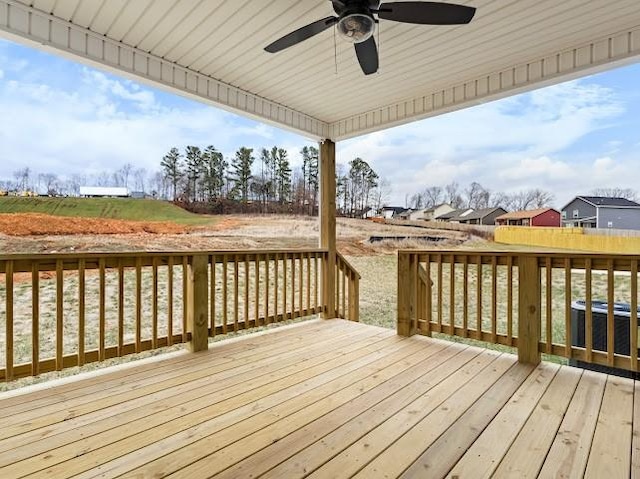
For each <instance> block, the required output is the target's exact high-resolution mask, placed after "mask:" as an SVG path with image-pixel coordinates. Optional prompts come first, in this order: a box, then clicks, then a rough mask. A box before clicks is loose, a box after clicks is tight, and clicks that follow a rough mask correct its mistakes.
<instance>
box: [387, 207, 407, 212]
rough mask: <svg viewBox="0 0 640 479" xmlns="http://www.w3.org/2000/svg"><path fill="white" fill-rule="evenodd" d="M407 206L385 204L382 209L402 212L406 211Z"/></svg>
mask: <svg viewBox="0 0 640 479" xmlns="http://www.w3.org/2000/svg"><path fill="white" fill-rule="evenodd" d="M405 209H406V208H403V207H402V206H383V207H382V211H395V212H401V211H404V210H405Z"/></svg>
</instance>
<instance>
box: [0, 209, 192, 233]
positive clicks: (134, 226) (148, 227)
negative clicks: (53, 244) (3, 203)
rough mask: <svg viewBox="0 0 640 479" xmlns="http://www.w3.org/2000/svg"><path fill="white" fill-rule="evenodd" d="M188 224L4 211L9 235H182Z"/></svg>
mask: <svg viewBox="0 0 640 479" xmlns="http://www.w3.org/2000/svg"><path fill="white" fill-rule="evenodd" d="M187 231H188V227H186V226H183V225H178V224H175V223H171V222H157V221H124V220H113V219H104V218H74V217H61V216H51V215H44V214H39V213H8V214H0V233H3V234H6V235H8V236H43V235H110V234H132V233H151V234H180V233H186V232H187Z"/></svg>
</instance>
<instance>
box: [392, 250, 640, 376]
mask: <svg viewBox="0 0 640 479" xmlns="http://www.w3.org/2000/svg"><path fill="white" fill-rule="evenodd" d="M639 260H640V256H635V255H609V254H590V253H576V254H574V253H516V252H487V251H482V252H476V251H429V252H426V251H424V252H422V251H420V252H418V251H401V252H400V253H399V258H398V332H399V334H402V335H411V334H415V333H419V334H427V335H429V334H431V333H432V332H438V333H444V334H448V335H453V336H459V337H463V338H471V339H476V340H480V341H485V342H489V343H493V344H501V345H505V346H512V347H515V348H517V349H518V355H519V357H520V359H521V360H522V361H524V362H533V363H535V362H538V361H539V360H540V353H547V354H551V355H556V356H562V357H565V358H569V359H571V360H576V361H583V362H585V363H592V364H599V365H604V366H613V367H617V368H623V369H628V370H631V371H638V313H637V311H638V261H639ZM575 301H584V303H580V304H576V303H575ZM596 301H603V302H604V303H606V306H605V307H606V313H604V314H600V315H599V318H597V319H598V320H597V321H596V317H595V314H594V312H593V309H592V307H593V305H594V303H595V302H596ZM615 303H625V304H628V305H629V306H630V310H629V312H622V313H619V312H618V311H617V310H614V308H615ZM579 310H583V311H584V313H583V316H584V320H582V319H579V318H578V316H579V315H580V313H579V312H578V311H579ZM572 312H573V313H574V316H576V317H575V318H574V322H573V324H572ZM616 318H618V319H616ZM572 328H573V329H572ZM599 330H601V331H599ZM598 334H602V335H604V336H605V337H604V338H603V339H602V340H601V341H598V344H596V343H595V342H594V338H597V337H598Z"/></svg>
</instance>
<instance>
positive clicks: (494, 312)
mask: <svg viewBox="0 0 640 479" xmlns="http://www.w3.org/2000/svg"><path fill="white" fill-rule="evenodd" d="M497 260H498V258H496V257H495V256H493V257H492V258H491V341H493V342H494V343H497V342H498V262H497Z"/></svg>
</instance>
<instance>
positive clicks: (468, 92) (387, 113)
mask: <svg viewBox="0 0 640 479" xmlns="http://www.w3.org/2000/svg"><path fill="white" fill-rule="evenodd" d="M639 59H640V26H638V27H634V28H633V29H629V30H624V31H622V32H616V33H612V34H611V35H608V36H605V37H601V38H598V39H594V40H593V41H591V42H589V43H586V44H584V43H583V44H580V45H576V46H575V47H573V48H568V49H565V50H562V51H558V52H554V53H552V54H550V55H548V56H545V57H544V58H534V59H531V60H529V61H525V62H522V63H520V64H518V65H515V66H513V67H511V68H507V69H504V70H499V71H495V72H492V73H490V74H488V75H484V76H481V77H477V78H472V79H469V80H468V81H463V82H460V83H454V84H452V85H451V86H449V87H447V88H444V89H441V90H437V91H430V92H427V93H426V94H425V95H422V96H418V97H415V98H409V99H407V100H404V101H401V102H397V103H393V104H389V105H385V106H384V107H381V108H377V109H375V110H370V111H367V112H364V113H361V114H358V115H354V116H350V117H348V118H344V119H342V120H340V121H337V122H335V123H332V124H331V125H330V126H329V138H333V139H334V140H335V141H338V140H345V139H348V138H353V137H356V136H360V135H363V134H366V133H370V132H374V131H379V130H383V129H385V128H390V127H393V126H399V125H403V124H406V123H411V122H414V121H417V120H421V119H424V118H429V117H433V116H437V115H442V114H444V113H448V112H451V111H455V110H461V109H463V108H467V107H470V106H474V105H479V104H482V103H486V102H489V101H492V100H497V99H500V98H505V97H508V96H512V95H515V94H518V93H523V92H526V91H530V90H534V89H537V88H541V87H544V86H549V85H553V84H556V83H560V82H563V81H567V80H571V79H575V78H579V77H583V76H586V75H590V74H594V73H598V72H601V71H604V70H607V69H611V68H614V67H617V66H622V65H624V64H629V63H633V62H636V61H638V60H639Z"/></svg>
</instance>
